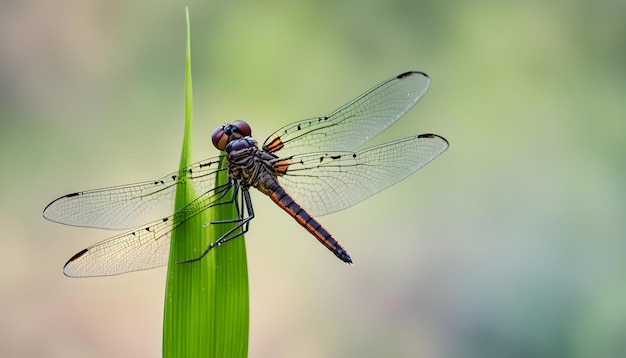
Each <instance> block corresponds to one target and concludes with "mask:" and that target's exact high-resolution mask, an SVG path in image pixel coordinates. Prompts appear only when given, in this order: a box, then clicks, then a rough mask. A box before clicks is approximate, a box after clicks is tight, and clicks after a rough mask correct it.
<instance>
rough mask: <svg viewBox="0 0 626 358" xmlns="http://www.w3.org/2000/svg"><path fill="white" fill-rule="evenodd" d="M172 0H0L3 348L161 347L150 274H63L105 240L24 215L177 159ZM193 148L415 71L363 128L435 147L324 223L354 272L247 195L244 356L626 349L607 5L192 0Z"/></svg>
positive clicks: (619, 165)
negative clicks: (399, 115)
mask: <svg viewBox="0 0 626 358" xmlns="http://www.w3.org/2000/svg"><path fill="white" fill-rule="evenodd" d="M184 5H185V4H183V3H177V2H169V3H166V4H161V3H155V2H151V1H132V2H131V1H91V2H82V1H71V0H62V1H56V2H48V1H3V2H0V158H1V161H2V168H3V173H2V176H1V177H0V180H1V184H0V188H1V189H0V190H1V191H2V193H1V194H2V200H0V223H1V226H2V241H1V242H2V249H1V250H0V301H1V302H2V304H1V308H0V314H1V317H2V319H0V356H3V357H43V356H45V357H124V356H125V357H157V356H159V355H160V350H161V320H162V303H163V290H164V285H165V283H164V279H165V270H164V269H157V270H152V271H146V272H140V273H133V274H128V275H122V276H117V277H111V278H102V279H69V278H65V277H64V276H63V275H62V272H61V267H62V265H63V263H64V262H65V260H66V259H67V258H69V257H70V256H71V255H73V254H74V253H75V252H77V251H78V250H80V249H82V248H84V247H86V246H87V245H90V244H93V243H95V242H97V241H100V240H102V239H105V238H107V237H108V236H110V235H112V233H111V232H106V231H99V230H89V229H79V228H71V227H65V226H62V225H57V224H54V223H50V222H47V221H45V220H44V219H42V216H41V212H42V209H43V208H44V206H45V205H46V204H47V203H48V202H50V201H51V200H53V199H54V198H56V197H58V196H60V195H62V194H66V193H69V192H72V191H76V190H82V189H90V188H97V187H103V186H110V185H115V184H123V183H128V182H134V181H142V180H147V179H152V178H156V177H160V176H161V175H164V174H166V173H169V172H171V171H173V170H175V168H176V166H177V164H178V157H179V151H180V145H181V141H182V127H183V109H184V43H185V25H184ZM189 5H190V7H191V19H192V38H193V45H192V46H193V80H194V91H195V92H194V95H195V97H194V99H195V102H194V115H195V117H194V120H195V122H194V138H195V147H194V159H196V160H200V159H204V158H206V157H210V156H213V155H215V154H216V151H215V150H214V149H213V148H212V147H211V145H210V141H209V135H210V133H211V131H212V130H213V128H214V127H216V126H218V125H220V124H222V123H224V122H226V121H231V120H234V119H246V120H248V121H249V122H251V123H252V125H253V128H254V131H255V134H256V136H257V137H258V138H259V139H263V138H264V137H265V136H266V135H268V134H269V133H271V131H272V130H274V129H276V128H278V127H279V126H281V125H283V124H286V123H289V122H291V121H295V120H298V119H303V118H307V117H313V116H317V115H323V114H326V113H327V112H329V111H331V110H333V109H334V108H336V107H338V106H340V105H342V104H343V103H345V102H346V101H348V100H350V99H352V98H353V97H355V96H356V95H358V94H360V93H361V92H363V91H365V90H366V89H368V88H369V87H370V86H373V85H374V84H376V83H378V82H380V81H382V80H384V79H386V78H388V77H390V76H392V75H395V74H398V73H400V72H403V71H406V70H410V69H416V70H422V71H425V72H427V73H428V74H429V75H430V76H431V77H432V79H433V85H432V87H431V90H430V92H429V93H428V94H427V95H426V97H425V98H424V99H423V101H422V102H421V103H420V104H419V105H418V106H417V107H416V108H415V109H414V110H413V111H411V112H410V113H409V114H408V115H407V116H406V118H404V119H403V120H401V121H400V122H399V123H398V124H396V125H395V126H394V127H392V128H391V129H389V130H388V131H387V132H386V133H385V134H384V135H383V138H382V139H381V140H390V139H393V138H399V137H401V136H406V135H409V134H417V133H425V132H434V133H438V134H440V135H443V136H444V137H446V138H447V139H448V140H449V141H450V143H451V147H450V149H449V151H448V152H446V153H445V154H444V155H443V156H442V157H440V158H438V159H437V160H436V161H434V162H433V163H431V164H429V165H428V166H427V167H426V168H424V169H423V170H422V171H420V172H419V173H418V174H417V175H415V176H413V177H411V178H409V179H408V180H406V181H404V182H402V183H400V184H399V185H397V186H395V187H393V188H391V189H389V190H387V191H385V192H384V193H382V194H380V195H378V196H375V197H373V198H371V199H369V200H367V201H366V202H364V203H362V204H360V205H358V206H356V207H354V208H351V209H350V210H347V211H345V212H341V213H337V214H333V215H330V216H328V217H323V218H322V222H323V223H324V224H325V225H326V226H327V228H328V229H329V230H330V231H332V232H333V233H334V234H335V236H336V237H337V238H339V239H340V240H341V241H342V242H343V243H344V244H345V245H346V247H347V248H348V249H349V252H350V253H351V255H352V257H353V258H354V259H355V263H356V266H355V267H353V268H351V267H349V266H347V265H344V264H342V263H341V262H339V261H338V260H337V259H336V258H335V257H334V256H332V255H330V254H329V253H327V252H326V251H325V250H324V249H323V248H322V247H321V246H320V245H319V244H318V243H317V242H316V241H315V240H314V239H313V238H312V237H310V236H309V235H308V234H307V233H306V232H305V231H304V230H303V229H302V228H300V227H299V226H298V225H297V224H295V222H293V221H292V220H291V219H290V218H288V217H287V216H286V215H284V213H282V212H281V211H280V210H279V209H278V208H276V207H274V205H273V204H272V203H271V202H270V201H269V200H267V199H266V198H263V197H262V195H260V194H255V195H254V199H255V208H256V212H257V217H256V219H255V220H254V222H253V225H252V227H251V230H250V233H249V234H248V235H247V236H246V240H247V244H248V249H249V251H248V255H249V265H250V284H251V295H252V297H251V302H252V306H251V310H252V311H251V332H250V337H251V342H250V356H251V357H296V356H297V357H382V356H384V357H418V356H421V357H619V356H623V355H624V352H625V351H626V344H625V343H624V342H626V283H625V281H626V260H625V259H624V257H625V256H626V241H625V239H626V218H625V213H626V203H625V200H624V199H625V197H626V195H625V194H626V189H625V185H624V183H625V182H626V155H625V154H626V140H625V138H624V135H625V134H626V124H625V121H624V120H625V119H626V104H625V102H624V101H625V100H626V66H625V64H626V41H625V39H626V21H624V18H625V15H626V2H623V1H611V0H602V1H558V0H557V1H551V2H546V1H539V0H531V1H523V2H521V1H518V2H502V1H487V0H482V1H480V0H479V1H472V2H458V3H456V4H451V3H447V2H439V1H432V0H430V1H357V0H351V1H309V0H305V1H299V2H281V1H273V2H259V1H230V2H205V1H191V2H189Z"/></svg>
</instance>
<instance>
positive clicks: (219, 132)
mask: <svg viewBox="0 0 626 358" xmlns="http://www.w3.org/2000/svg"><path fill="white" fill-rule="evenodd" d="M211 140H212V141H213V145H214V146H215V148H217V149H219V150H224V148H226V144H228V140H229V138H228V134H226V133H225V132H224V127H223V126H222V127H217V128H215V130H214V131H213V134H211Z"/></svg>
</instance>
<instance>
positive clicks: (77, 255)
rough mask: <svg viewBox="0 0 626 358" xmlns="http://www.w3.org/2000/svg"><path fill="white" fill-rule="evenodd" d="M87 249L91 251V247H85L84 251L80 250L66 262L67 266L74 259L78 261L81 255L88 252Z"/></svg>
mask: <svg viewBox="0 0 626 358" xmlns="http://www.w3.org/2000/svg"><path fill="white" fill-rule="evenodd" d="M87 251H89V249H83V250H82V251H80V252H79V253H77V254H76V255H74V256H72V258H70V259H69V260H67V263H66V264H65V266H67V264H69V263H70V262H72V261H76V260H78V259H79V258H80V257H81V256H83V255H84V254H86V253H87Z"/></svg>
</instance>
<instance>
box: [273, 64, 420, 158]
mask: <svg viewBox="0 0 626 358" xmlns="http://www.w3.org/2000/svg"><path fill="white" fill-rule="evenodd" d="M429 86H430V78H429V77H428V76H427V75H426V74H425V73H422V72H405V73H403V74H400V75H398V76H396V77H393V78H391V79H388V80H387V81H385V82H383V83H381V84H379V85H377V86H376V87H374V88H372V89H370V90H369V91H367V92H365V93H364V94H362V95H361V96H359V97H358V98H356V99H354V100H353V101H351V102H350V103H348V104H346V105H344V106H343V107H341V108H339V109H337V110H336V111H334V112H333V113H331V114H329V115H327V116H324V117H319V118H313V119H305V120H302V121H299V122H295V123H291V124H289V125H287V126H285V127H282V128H280V129H279V130H277V131H276V132H274V133H273V134H272V135H270V136H269V137H268V138H267V139H266V140H265V143H263V149H264V150H266V151H269V152H278V151H280V154H279V156H281V157H288V156H290V155H294V154H300V153H308V152H318V151H344V150H353V149H356V148H357V147H359V146H360V145H362V144H364V143H365V142H367V141H369V140H370V139H372V138H374V137H375V136H377V135H378V134H380V133H381V132H382V131H383V130H385V129H386V128H387V127H389V126H390V125H392V124H393V123H394V122H396V121H397V120H398V119H400V118H401V117H402V116H403V115H404V114H405V113H406V112H408V111H409V110H410V109H411V108H412V107H413V106H414V105H415V104H416V103H417V102H418V101H419V100H420V98H422V97H423V96H424V94H425V93H426V91H427V90H428V87H429ZM283 148H284V149H283Z"/></svg>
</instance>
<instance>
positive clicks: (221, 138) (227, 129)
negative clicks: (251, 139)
mask: <svg viewBox="0 0 626 358" xmlns="http://www.w3.org/2000/svg"><path fill="white" fill-rule="evenodd" d="M250 135H252V128H250V125H249V124H248V123H246V122H244V121H234V122H233V123H230V124H225V125H223V126H220V127H217V128H216V129H215V130H214V131H213V134H211V140H212V141H213V145H214V146H215V148H217V149H219V150H225V149H226V146H227V145H228V143H230V142H231V141H233V140H235V139H240V138H243V137H248V136H250Z"/></svg>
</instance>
